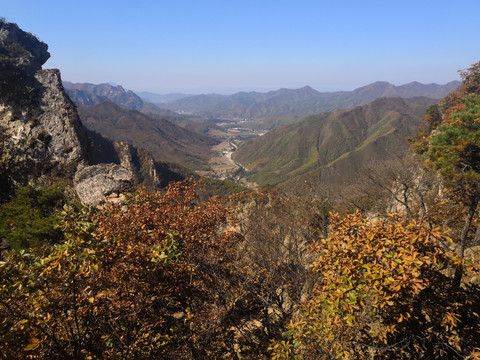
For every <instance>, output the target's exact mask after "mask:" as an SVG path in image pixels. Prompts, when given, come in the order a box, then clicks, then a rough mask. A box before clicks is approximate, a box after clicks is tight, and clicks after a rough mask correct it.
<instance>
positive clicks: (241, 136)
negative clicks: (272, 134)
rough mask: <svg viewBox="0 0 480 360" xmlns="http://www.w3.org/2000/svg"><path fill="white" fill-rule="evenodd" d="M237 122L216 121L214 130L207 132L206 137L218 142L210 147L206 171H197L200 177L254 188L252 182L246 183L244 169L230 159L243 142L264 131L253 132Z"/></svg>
mask: <svg viewBox="0 0 480 360" xmlns="http://www.w3.org/2000/svg"><path fill="white" fill-rule="evenodd" d="M242 122H244V121H240V122H239V121H238V120H228V119H222V120H218V122H217V123H216V127H215V128H211V129H209V131H208V135H209V136H210V137H212V138H213V139H215V140H217V141H218V144H216V145H213V146H212V147H211V158H210V160H209V161H208V168H207V169H206V170H199V171H197V174H199V175H200V176H208V177H212V178H216V179H220V180H227V179H228V180H233V181H236V182H238V183H240V184H242V185H244V186H247V187H250V188H256V187H257V185H256V184H255V183H254V182H251V181H247V180H246V179H245V177H244V175H245V172H246V169H245V168H244V167H243V166H242V165H241V164H239V163H238V162H236V161H235V160H233V159H232V154H233V153H234V152H235V151H236V150H237V149H238V147H239V146H240V145H241V144H243V143H244V142H245V141H248V140H251V139H254V138H256V137H258V136H262V135H264V134H265V133H266V131H265V130H255V129H250V128H248V127H242V126H241V125H242Z"/></svg>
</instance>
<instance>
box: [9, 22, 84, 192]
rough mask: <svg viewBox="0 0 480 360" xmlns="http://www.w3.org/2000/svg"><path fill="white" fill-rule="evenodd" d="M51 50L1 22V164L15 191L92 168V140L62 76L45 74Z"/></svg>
mask: <svg viewBox="0 0 480 360" xmlns="http://www.w3.org/2000/svg"><path fill="white" fill-rule="evenodd" d="M47 49H48V46H47V45H46V44H44V43H43V42H40V41H39V40H37V39H36V38H35V37H34V36H33V35H31V34H29V33H26V32H24V31H23V30H21V29H19V28H18V26H17V25H15V24H10V23H6V22H5V21H0V54H1V55H0V61H1V64H2V66H1V67H0V74H1V75H0V78H1V79H2V80H1V92H0V93H1V96H0V127H1V128H2V132H3V134H4V137H5V139H4V143H3V144H2V153H1V162H2V165H3V168H4V169H3V170H4V171H5V172H7V173H8V177H9V179H10V181H11V182H12V183H13V184H14V185H20V184H22V185H24V184H34V185H41V184H43V183H45V182H48V181H47V178H52V177H53V178H54V177H65V178H73V176H74V174H75V170H76V168H77V166H78V165H79V164H86V161H87V160H88V159H87V158H88V156H87V151H86V147H85V145H86V136H85V132H84V130H83V127H82V125H81V123H80V120H79V118H78V115H77V111H76V107H75V105H74V104H73V103H72V101H71V100H70V98H69V97H68V96H67V95H66V94H65V92H64V91H63V86H62V83H61V78H60V72H59V71H58V70H55V69H52V70H42V69H41V66H42V65H43V63H44V62H45V61H46V60H47V59H48V58H49V56H50V54H49V53H48V51H47Z"/></svg>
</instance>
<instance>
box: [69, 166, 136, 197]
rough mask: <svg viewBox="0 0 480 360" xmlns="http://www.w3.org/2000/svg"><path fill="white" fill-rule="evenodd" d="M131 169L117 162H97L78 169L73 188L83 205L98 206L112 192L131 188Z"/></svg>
mask: <svg viewBox="0 0 480 360" xmlns="http://www.w3.org/2000/svg"><path fill="white" fill-rule="evenodd" d="M132 178H133V174H132V172H131V171H129V170H127V169H125V168H124V167H123V166H120V165H117V164H98V165H92V166H86V167H84V168H82V169H79V170H78V171H77V173H76V174H75V190H76V192H77V195H78V197H79V198H80V201H81V202H82V204H84V205H91V206H98V205H100V204H102V203H103V202H105V201H106V200H107V198H108V197H109V196H110V195H112V194H120V193H124V192H128V191H131V190H132Z"/></svg>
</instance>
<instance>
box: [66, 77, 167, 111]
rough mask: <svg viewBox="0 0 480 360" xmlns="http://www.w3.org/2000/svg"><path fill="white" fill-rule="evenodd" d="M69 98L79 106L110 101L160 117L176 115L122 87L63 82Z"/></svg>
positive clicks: (106, 84)
mask: <svg viewBox="0 0 480 360" xmlns="http://www.w3.org/2000/svg"><path fill="white" fill-rule="evenodd" d="M62 83H63V87H64V88H65V91H66V93H67V94H68V96H69V97H70V98H71V99H72V100H73V101H74V102H75V103H76V104H77V105H79V106H92V105H98V104H101V103H103V102H105V101H110V102H112V103H114V104H117V105H119V106H121V107H124V108H127V109H131V110H137V111H141V112H143V113H153V114H160V115H175V114H174V113H173V112H172V111H169V110H166V109H161V108H159V107H158V106H156V105H154V104H152V103H150V102H146V101H144V100H142V98H141V97H140V96H138V95H137V94H136V93H134V92H133V91H132V90H125V89H124V88H123V87H122V86H121V85H112V84H108V83H103V84H89V83H72V82H69V81H63V82H62Z"/></svg>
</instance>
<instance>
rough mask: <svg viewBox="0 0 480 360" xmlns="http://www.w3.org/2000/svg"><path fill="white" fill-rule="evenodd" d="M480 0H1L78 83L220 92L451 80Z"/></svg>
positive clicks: (471, 36)
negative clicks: (377, 82) (105, 83)
mask: <svg viewBox="0 0 480 360" xmlns="http://www.w3.org/2000/svg"><path fill="white" fill-rule="evenodd" d="M479 14H480V1H479V0H468V1H467V0H456V1H452V0H450V1H444V0H436V1H430V0H425V1H423V0H415V1H410V0H403V1H396V0H390V1H388V0H382V1H377V0H330V1H324V0H315V1H313V0H312V1H310V0H291V1H283V0H275V1H270V0H239V1H237V0H220V1H216V0H215V1H213V0H212V1H211V0H196V1H194V0H188V1H186V0H157V1H154V0H130V1H125V0H115V1H111V0H95V1H93V0H84V1H74V0H67V1H65V0H63V1H62V0H57V1H53V0H41V1H40V0H28V1H27V0H25V1H24V0H0V16H3V17H5V18H6V19H7V20H8V21H11V22H15V23H17V24H18V25H19V26H20V27H21V28H22V29H24V30H26V31H29V32H32V33H33V34H35V35H37V36H38V37H39V38H40V39H41V40H43V41H45V42H46V43H47V44H48V45H49V50H50V53H51V55H52V57H51V59H50V60H49V61H48V62H47V63H46V65H45V67H47V68H53V67H55V68H59V69H60V70H61V72H62V77H63V79H65V80H69V81H73V82H90V83H102V82H115V83H118V84H121V85H123V86H124V87H125V88H128V89H132V90H136V91H142V90H145V91H152V92H157V93H168V92H177V91H180V92H188V93H200V92H220V93H232V92H235V91H238V90H273V89H278V88H281V87H287V88H298V87H302V86H304V85H310V86H312V87H313V88H315V89H317V90H324V91H325V90H336V89H338V90H352V89H354V88H356V87H359V86H363V85H367V84H369V83H371V82H374V81H377V80H383V81H389V82H391V83H394V84H396V85H401V84H405V83H408V82H411V81H419V82H423V83H431V82H435V83H441V84H443V83H446V82H448V81H451V80H456V79H458V73H457V70H459V69H465V68H468V67H469V66H470V65H471V64H473V63H476V62H478V61H479V60H480V25H479V22H478V17H479Z"/></svg>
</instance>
